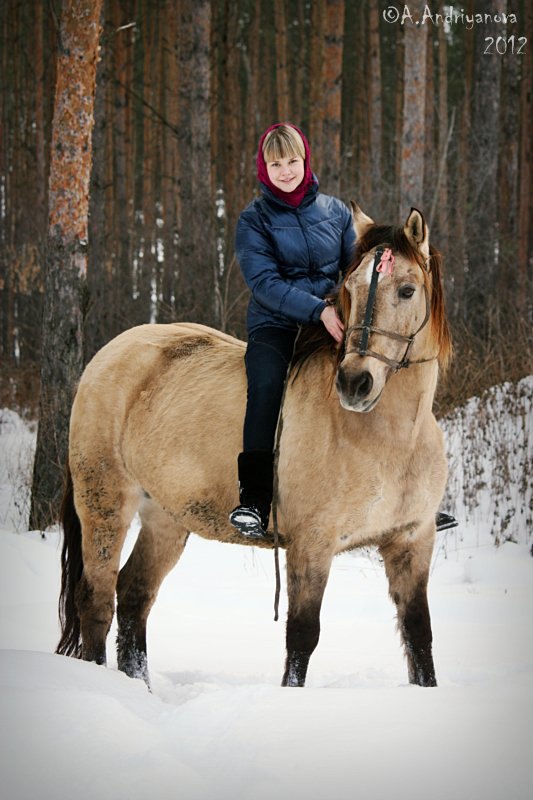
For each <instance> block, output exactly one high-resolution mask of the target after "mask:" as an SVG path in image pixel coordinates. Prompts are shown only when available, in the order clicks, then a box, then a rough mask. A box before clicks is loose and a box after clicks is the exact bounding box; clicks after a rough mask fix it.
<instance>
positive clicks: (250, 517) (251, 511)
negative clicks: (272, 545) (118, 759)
mask: <svg viewBox="0 0 533 800" xmlns="http://www.w3.org/2000/svg"><path fill="white" fill-rule="evenodd" d="M229 521H230V522H231V524H232V525H233V527H234V528H237V530H238V531H239V533H242V535H243V536H246V537H247V538H248V539H267V538H268V534H267V533H266V531H265V530H264V528H263V523H262V521H261V515H260V514H259V511H257V509H256V508H254V507H253V506H250V507H248V506H237V508H234V509H233V511H232V512H231V514H230V515H229Z"/></svg>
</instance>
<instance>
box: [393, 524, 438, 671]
mask: <svg viewBox="0 0 533 800" xmlns="http://www.w3.org/2000/svg"><path fill="white" fill-rule="evenodd" d="M434 537H435V533H434V525H433V524H431V525H429V526H428V528H427V531H426V532H424V533H419V534H417V536H416V538H413V539H409V538H408V537H402V538H401V539H395V540H394V541H392V542H390V543H388V544H386V545H384V546H381V547H380V553H381V555H382V557H383V561H384V563H385V570H386V573H387V577H388V579H389V592H390V596H391V598H392V600H393V602H394V604H395V605H396V608H397V612H398V628H399V630H400V634H401V636H402V640H403V644H404V647H405V654H406V657H407V665H408V672H409V682H410V683H413V684H417V685H418V686H436V685H437V679H436V677H435V666H434V664H433V653H432V642H433V634H432V631H431V618H430V614H429V605H428V599H427V583H428V576H429V566H430V561H431V553H432V551H433V542H434Z"/></svg>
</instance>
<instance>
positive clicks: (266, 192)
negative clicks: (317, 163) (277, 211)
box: [259, 175, 318, 211]
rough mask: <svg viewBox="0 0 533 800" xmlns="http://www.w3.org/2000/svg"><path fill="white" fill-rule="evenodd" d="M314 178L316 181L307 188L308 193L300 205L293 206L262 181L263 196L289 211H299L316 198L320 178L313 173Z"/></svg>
mask: <svg viewBox="0 0 533 800" xmlns="http://www.w3.org/2000/svg"><path fill="white" fill-rule="evenodd" d="M313 178H314V181H313V183H312V185H311V186H310V187H309V189H308V190H307V193H306V195H305V197H304V199H303V200H302V202H301V203H300V205H299V206H291V205H290V203H285V202H284V201H283V200H282V199H281V198H280V197H277V196H276V195H275V194H274V192H273V191H271V189H269V187H268V186H267V185H266V184H264V183H260V184H259V185H260V186H261V192H262V193H263V197H264V198H265V200H267V201H268V202H269V203H272V205H276V206H279V207H280V208H286V209H288V210H289V211H297V210H298V209H299V208H304V207H305V206H308V205H310V204H311V203H313V202H314V201H315V200H316V196H317V194H318V178H317V177H316V175H313Z"/></svg>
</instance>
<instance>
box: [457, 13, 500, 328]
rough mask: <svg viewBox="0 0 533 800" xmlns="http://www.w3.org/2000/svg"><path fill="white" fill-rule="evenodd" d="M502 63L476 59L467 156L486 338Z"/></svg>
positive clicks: (474, 284) (478, 318)
mask: <svg viewBox="0 0 533 800" xmlns="http://www.w3.org/2000/svg"><path fill="white" fill-rule="evenodd" d="M497 10H498V0H477V3H476V12H477V11H479V12H481V13H488V14H490V15H492V16H494V14H495V13H497ZM491 31H492V28H491V26H490V25H481V24H480V25H478V26H477V27H476V29H475V51H476V53H480V52H481V50H482V48H483V46H484V44H485V41H486V36H487V35H488V34H490V33H491ZM501 63H502V60H501V58H498V57H496V56H495V57H494V58H485V57H484V58H481V57H480V56H479V57H477V58H475V59H474V73H473V75H474V83H473V96H472V112H471V113H472V116H471V120H472V122H471V126H470V152H469V157H468V168H469V180H468V213H467V220H466V222H467V232H468V251H467V260H468V269H467V271H466V275H465V305H466V310H467V313H468V318H469V320H470V321H471V323H472V325H474V326H475V327H476V329H477V331H478V332H480V333H481V335H482V336H483V335H486V334H487V333H488V330H489V325H490V316H491V315H490V313H489V312H490V308H491V300H490V295H491V290H492V286H493V281H494V278H495V272H496V258H497V241H498V233H497V223H498V220H497V195H498V144H499V118H500V83H501V81H500V73H501Z"/></svg>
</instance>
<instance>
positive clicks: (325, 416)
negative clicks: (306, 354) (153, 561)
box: [294, 357, 438, 447]
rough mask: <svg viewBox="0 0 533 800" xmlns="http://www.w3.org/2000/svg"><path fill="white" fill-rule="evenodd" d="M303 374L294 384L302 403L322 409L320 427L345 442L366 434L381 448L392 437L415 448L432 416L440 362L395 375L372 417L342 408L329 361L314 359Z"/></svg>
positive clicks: (387, 385)
mask: <svg viewBox="0 0 533 800" xmlns="http://www.w3.org/2000/svg"><path fill="white" fill-rule="evenodd" d="M302 373H303V374H302V375H301V379H300V378H298V379H297V380H296V382H295V385H294V390H295V392H296V395H298V399H299V402H300V403H301V404H302V405H303V404H306V405H307V404H309V406H310V407H313V408H315V409H321V412H320V423H319V424H320V425H322V426H330V427H331V428H332V429H334V431H335V432H336V434H335V435H336V436H342V438H343V439H344V440H349V439H353V440H354V444H357V440H358V439H360V437H361V436H362V435H364V436H365V437H366V436H370V437H372V439H373V440H375V444H376V446H377V447H379V441H380V440H383V441H384V442H385V441H386V442H387V443H389V444H390V441H391V437H393V438H394V440H395V441H397V442H398V443H400V442H402V443H404V444H405V446H409V445H411V446H414V445H415V443H416V441H417V440H418V436H419V434H420V430H421V429H422V427H423V425H424V422H426V421H427V420H428V419H430V418H431V417H432V406H433V398H434V395H435V389H436V386H437V377H438V366H437V362H436V361H431V362H427V363H424V364H418V365H417V364H413V365H411V366H410V367H409V368H408V369H402V370H400V371H399V372H398V373H396V374H395V375H392V376H391V378H389V380H388V382H387V384H386V385H385V388H384V390H383V394H382V396H381V399H380V401H379V403H378V404H377V406H376V407H375V408H374V409H373V411H371V412H369V413H368V414H358V413H356V412H353V411H346V410H345V409H343V408H342V406H341V405H340V403H339V399H338V397H337V392H336V391H335V387H334V385H333V386H332V381H331V374H332V365H331V361H330V360H329V359H327V358H321V357H318V358H317V359H316V360H315V359H313V361H312V362H311V363H310V364H309V365H308V366H306V367H304V369H303V370H302ZM299 383H300V385H298V384H299ZM330 387H331V391H330Z"/></svg>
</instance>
